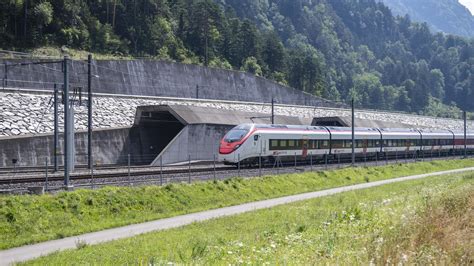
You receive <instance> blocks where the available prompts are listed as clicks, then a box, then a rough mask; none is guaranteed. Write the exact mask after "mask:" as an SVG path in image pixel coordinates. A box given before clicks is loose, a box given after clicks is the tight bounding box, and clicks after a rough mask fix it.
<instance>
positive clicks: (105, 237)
mask: <svg viewBox="0 0 474 266" xmlns="http://www.w3.org/2000/svg"><path fill="white" fill-rule="evenodd" d="M468 171H474V167H470V168H464V169H456V170H449V171H442V172H435V173H429V174H422V175H414V176H406V177H400V178H394V179H389V180H382V181H376V182H370V183H363V184H358V185H352V186H346V187H339V188H333V189H327V190H322V191H317V192H310V193H304V194H298V195H293V196H286V197H281V198H275V199H269V200H262V201H256V202H251V203H246V204H241V205H236V206H231V207H226V208H220V209H214V210H209V211H203V212H197V213H192V214H187V215H180V216H176V217H171V218H166V219H160V220H156V221H152V222H147V223H141V224H134V225H129V226H123V227H119V228H113V229H108V230H104V231H99V232H94V233H88V234H83V235H79V236H73V237H67V238H63V239H58V240H52V241H47V242H43V243H39V244H34V245H29V246H23V247H18V248H13V249H8V250H3V251H0V265H9V264H12V263H14V262H19V261H25V260H30V259H34V258H38V257H40V256H43V255H47V254H50V253H52V252H55V251H60V250H67V249H74V248H76V245H77V243H87V244H88V245H94V244H99V243H103V242H107V241H112V240H116V239H121V238H127V237H133V236H136V235H139V234H144V233H148V232H152V231H158V230H166V229H171V228H176V227H181V226H184V225H188V224H191V223H194V222H201V221H206V220H210V219H215V218H218V217H223V216H231V215H236V214H241V213H245V212H250V211H255V210H259V209H265V208H271V207H275V206H278V205H283V204H288V203H292V202H297V201H303V200H308V199H313V198H319V197H325V196H329V195H334V194H338V193H343V192H347V191H353V190H359V189H366V188H371V187H377V186H381V185H385V184H391V183H397V182H403V181H408V180H415V179H421V178H426V177H432V176H439V175H445V174H455V173H462V172H468Z"/></svg>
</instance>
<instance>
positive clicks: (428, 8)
mask: <svg viewBox="0 0 474 266" xmlns="http://www.w3.org/2000/svg"><path fill="white" fill-rule="evenodd" d="M379 1H383V2H384V4H385V5H387V6H388V7H389V8H390V9H391V10H392V12H393V13H394V14H396V15H400V16H405V15H407V14H408V15H409V16H410V18H411V19H412V20H414V21H417V22H427V23H428V25H429V26H430V28H431V29H432V30H434V31H442V32H445V33H451V34H456V35H460V36H466V37H474V16H472V14H471V12H470V11H469V10H468V9H467V8H466V7H465V6H463V5H462V4H460V3H459V1H458V0H379Z"/></svg>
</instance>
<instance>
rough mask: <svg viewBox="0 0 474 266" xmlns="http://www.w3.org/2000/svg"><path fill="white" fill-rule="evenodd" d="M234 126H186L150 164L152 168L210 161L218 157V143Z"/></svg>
mask: <svg viewBox="0 0 474 266" xmlns="http://www.w3.org/2000/svg"><path fill="white" fill-rule="evenodd" d="M233 127H234V126H230V125H209V124H196V125H188V126H186V127H185V128H183V130H181V132H180V133H179V134H178V135H177V136H176V137H175V138H174V139H173V140H172V141H171V142H170V143H169V144H168V146H167V147H166V148H165V149H164V150H163V151H162V152H161V153H160V155H158V157H157V158H156V159H155V160H154V161H153V162H152V163H151V165H152V166H159V165H160V157H161V158H162V163H163V165H167V164H174V163H180V162H187V161H188V159H189V156H191V160H192V161H196V160H198V161H212V160H213V158H214V155H216V156H217V155H218V152H219V142H220V140H221V139H222V137H224V135H225V134H226V133H227V132H228V131H229V130H230V129H232V128H233Z"/></svg>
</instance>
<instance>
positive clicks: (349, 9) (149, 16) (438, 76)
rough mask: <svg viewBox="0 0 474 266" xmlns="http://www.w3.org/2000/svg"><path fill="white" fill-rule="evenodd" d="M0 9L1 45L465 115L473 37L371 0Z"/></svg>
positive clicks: (162, 0) (49, 4) (162, 1)
mask: <svg viewBox="0 0 474 266" xmlns="http://www.w3.org/2000/svg"><path fill="white" fill-rule="evenodd" d="M443 1H444V0H443ZM26 3H28V5H25V4H26ZM0 6H2V7H5V8H2V9H0V25H2V26H1V27H0V46H2V48H7V49H19V50H30V49H34V48H36V47H41V46H44V45H46V46H48V45H49V46H63V45H66V46H68V47H71V48H75V49H79V50H89V51H93V52H99V53H108V54H110V53H112V54H121V55H125V56H139V57H143V56H145V57H151V58H155V59H165V60H173V61H178V62H184V63H193V64H203V65H208V66H212V67H220V68H227V69H238V70H242V71H248V72H251V73H254V74H255V75H259V76H264V77H266V78H269V79H273V80H275V81H277V82H280V83H283V84H288V85H290V86H292V87H294V88H297V89H300V90H303V91H306V92H308V93H312V94H314V95H318V96H323V97H325V98H328V99H332V100H342V101H349V100H350V99H352V98H354V99H355V103H356V105H357V106H362V107H367V108H380V109H396V110H401V111H409V112H419V113H424V114H433V115H437V114H440V113H444V112H450V113H451V114H452V115H455V116H458V115H459V109H458V107H459V108H462V109H467V110H474V101H473V100H472V99H473V98H474V39H467V38H462V37H459V36H452V35H444V34H433V33H432V32H430V29H429V28H428V26H427V24H420V23H412V21H411V20H410V19H409V18H408V17H406V16H405V17H394V16H393V15H392V12H391V10H390V9H389V8H388V7H387V6H385V5H384V4H383V3H379V2H376V0H134V1H125V0H117V1H85V0H74V1H73V0H67V1H60V0H35V1H33V0H31V1H24V2H22V1H10V0H0ZM25 14H26V16H25Z"/></svg>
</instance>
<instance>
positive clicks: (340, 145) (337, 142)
mask: <svg viewBox="0 0 474 266" xmlns="http://www.w3.org/2000/svg"><path fill="white" fill-rule="evenodd" d="M332 147H333V148H336V149H339V148H343V147H344V141H343V140H333V141H332Z"/></svg>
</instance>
